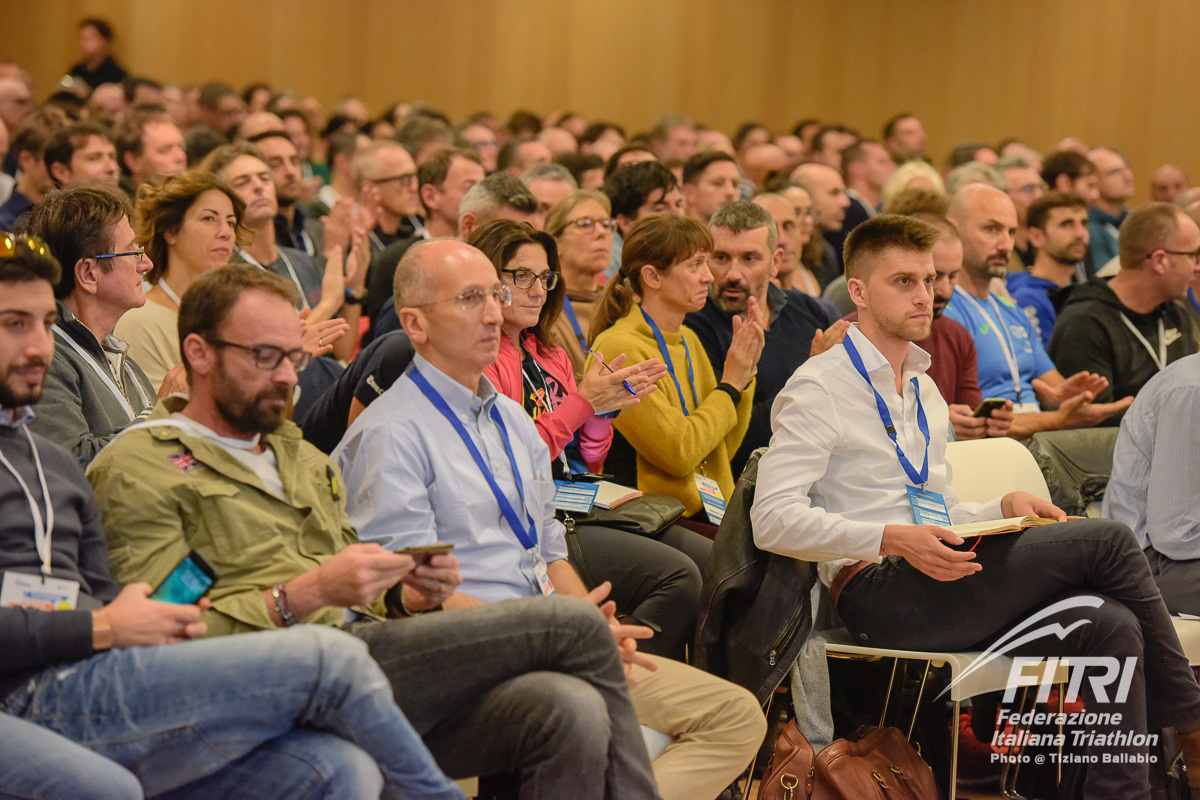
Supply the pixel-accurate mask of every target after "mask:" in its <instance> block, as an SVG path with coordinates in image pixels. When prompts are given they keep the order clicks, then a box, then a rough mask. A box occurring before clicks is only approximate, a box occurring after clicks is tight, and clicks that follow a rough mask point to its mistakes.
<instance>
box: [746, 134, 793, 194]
mask: <svg viewBox="0 0 1200 800" xmlns="http://www.w3.org/2000/svg"><path fill="white" fill-rule="evenodd" d="M738 163H739V164H740V165H741V168H742V172H743V173H745V175H746V180H747V181H748V182H749V183H750V186H751V191H756V190H758V189H761V188H762V187H763V186H764V185H766V182H767V181H768V180H769V179H770V178H772V177H774V176H776V175H777V174H779V172H780V171H782V170H784V169H785V168H786V167H787V166H788V164H790V163H792V160H791V158H789V157H788V154H787V153H785V152H784V151H783V148H782V147H780V146H778V145H774V144H770V143H767V144H757V145H754V146H753V147H751V148H750V149H749V150H747V151H746V153H745V154H744V155H743V156H742V157H741V158H740V159H739V161H738Z"/></svg>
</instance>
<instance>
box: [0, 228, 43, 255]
mask: <svg viewBox="0 0 1200 800" xmlns="http://www.w3.org/2000/svg"><path fill="white" fill-rule="evenodd" d="M18 245H20V246H22V247H24V248H25V249H26V250H28V251H29V252H31V253H33V254H35V255H39V256H48V255H50V248H49V247H47V246H46V243H45V242H43V241H42V240H41V239H39V238H38V237H36V236H31V235H29V234H28V233H20V234H18V233H0V258H12V257H13V256H15V255H17V246H18Z"/></svg>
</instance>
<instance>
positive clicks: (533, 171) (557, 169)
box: [520, 164, 579, 230]
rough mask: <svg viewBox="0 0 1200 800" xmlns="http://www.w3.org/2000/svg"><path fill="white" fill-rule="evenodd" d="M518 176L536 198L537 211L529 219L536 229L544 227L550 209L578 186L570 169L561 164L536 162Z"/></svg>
mask: <svg viewBox="0 0 1200 800" xmlns="http://www.w3.org/2000/svg"><path fill="white" fill-rule="evenodd" d="M520 177H521V182H522V183H524V184H525V185H526V186H528V187H529V191H531V192H533V196H534V197H536V198H537V200H538V207H537V211H535V212H534V215H533V220H532V221H531V223H532V225H533V227H535V228H537V229H538V230H543V229H544V228H545V227H546V215H547V214H549V213H550V209H552V208H554V207H555V206H556V205H558V203H559V201H561V200H563V199H564V198H566V197H567V196H568V195H570V194H571V192H573V191H575V190H576V189H578V188H579V183H578V182H577V181H576V180H575V178H574V176H573V175H571V172H570V170H568V169H567V168H566V167H564V166H562V165H561V164H538V165H536V166H533V167H530V168H529V169H528V170H526V171H525V173H524V174H522V175H521V176H520Z"/></svg>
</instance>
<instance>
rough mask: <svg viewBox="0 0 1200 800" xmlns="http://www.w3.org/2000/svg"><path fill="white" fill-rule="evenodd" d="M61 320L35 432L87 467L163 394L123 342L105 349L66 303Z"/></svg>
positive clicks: (110, 343)
mask: <svg viewBox="0 0 1200 800" xmlns="http://www.w3.org/2000/svg"><path fill="white" fill-rule="evenodd" d="M58 317H59V318H58V324H57V325H56V326H55V331H54V360H53V361H51V363H50V369H49V371H48V372H47V374H46V383H45V387H44V389H43V390H42V399H41V400H40V401H39V402H38V405H37V418H36V419H35V420H34V421H33V430H34V431H36V432H37V433H40V434H41V435H42V436H45V437H46V438H47V439H49V440H50V441H52V442H54V443H55V444H58V445H61V446H62V447H65V448H66V449H67V450H70V451H71V452H72V453H74V454H75V456H76V457H77V458H78V459H79V462H80V463H81V464H83V465H85V466H86V465H87V464H89V463H91V460H92V459H93V458H95V457H96V454H97V453H99V452H100V450H101V449H102V448H103V447H104V445H106V444H108V443H109V442H110V441H112V439H113V437H114V436H116V435H117V434H118V433H120V432H121V431H122V430H123V429H124V428H125V427H127V426H128V425H129V424H131V423H132V422H134V421H136V420H140V419H142V418H143V417H144V416H145V415H146V414H148V413H150V409H151V408H153V407H154V401H155V398H156V396H157V393H158V390H157V389H156V388H155V387H154V386H152V385H151V384H150V380H149V379H148V378H147V377H146V373H144V372H142V369H141V367H139V366H138V365H137V364H136V363H134V361H133V360H132V359H131V358H129V357H128V356H126V355H125V349H126V345H125V343H124V342H122V341H121V340H120V339H118V338H116V337H115V336H111V335H110V336H108V337H106V338H105V340H104V344H103V346H101V344H100V342H99V341H97V340H96V337H95V335H94V334H93V333H92V332H91V331H90V330H88V329H87V327H86V326H84V324H83V323H82V322H80V321H79V320H78V319H76V318H75V316H74V315H73V314H72V313H71V312H70V311H69V310H68V309H67V308H66V307H65V306H64V305H63V304H62V303H59V304H58ZM113 362H116V364H117V369H114V368H113Z"/></svg>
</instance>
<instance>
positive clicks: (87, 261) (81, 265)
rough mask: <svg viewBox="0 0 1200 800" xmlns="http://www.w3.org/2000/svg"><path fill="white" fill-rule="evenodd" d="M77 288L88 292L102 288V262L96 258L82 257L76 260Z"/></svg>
mask: <svg viewBox="0 0 1200 800" xmlns="http://www.w3.org/2000/svg"><path fill="white" fill-rule="evenodd" d="M75 288H76V289H79V290H81V291H83V292H85V293H87V294H96V292H98V291H99V290H100V262H99V261H97V260H96V259H94V258H81V259H79V260H78V261H76V262H75Z"/></svg>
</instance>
